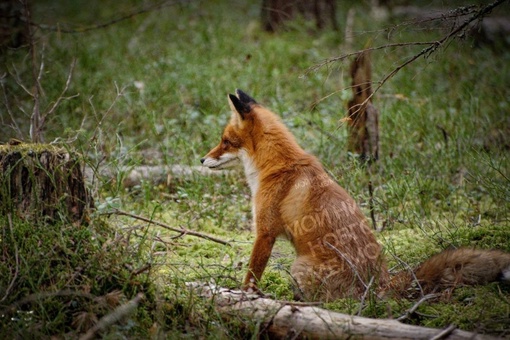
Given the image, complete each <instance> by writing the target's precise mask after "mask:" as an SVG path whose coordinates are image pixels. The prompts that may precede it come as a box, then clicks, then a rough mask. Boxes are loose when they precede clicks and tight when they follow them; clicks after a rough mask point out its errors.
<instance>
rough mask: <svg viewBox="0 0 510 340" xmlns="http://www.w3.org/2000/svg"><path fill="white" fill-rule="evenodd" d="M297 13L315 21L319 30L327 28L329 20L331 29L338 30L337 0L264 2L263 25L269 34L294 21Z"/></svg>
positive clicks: (275, 0)
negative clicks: (291, 20) (285, 23)
mask: <svg viewBox="0 0 510 340" xmlns="http://www.w3.org/2000/svg"><path fill="white" fill-rule="evenodd" d="M295 13H299V14H300V15H302V16H303V17H304V18H305V19H315V25H316V27H317V29H319V30H320V29H323V28H324V27H325V26H326V22H327V21H328V20H329V21H330V22H331V27H332V28H333V29H334V30H338V23H337V21H336V3H335V0H314V1H309V0H294V1H287V0H262V8H261V18H262V25H263V27H264V29H265V30H266V31H268V32H275V31H277V30H278V29H279V28H280V27H281V26H282V25H283V23H284V22H285V21H287V20H290V19H292V18H293V17H294V14H295Z"/></svg>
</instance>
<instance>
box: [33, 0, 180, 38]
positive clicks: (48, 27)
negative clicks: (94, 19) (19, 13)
mask: <svg viewBox="0 0 510 340" xmlns="http://www.w3.org/2000/svg"><path fill="white" fill-rule="evenodd" d="M179 3H180V1H163V2H161V3H158V4H155V5H150V6H147V7H145V8H142V9H140V10H137V11H134V12H132V13H128V14H126V15H123V16H121V17H119V18H116V19H112V20H110V21H107V22H104V23H101V24H96V25H92V26H88V27H82V28H62V26H61V25H57V26H51V25H45V24H38V23H35V22H32V21H31V20H30V18H26V19H25V20H26V22H27V23H28V24H29V25H31V26H34V27H37V28H39V29H42V30H46V31H52V32H58V33H85V32H88V31H93V30H98V29H101V28H106V27H108V26H112V25H115V24H117V23H119V22H122V21H125V20H128V19H131V18H134V17H135V16H138V15H140V14H144V13H148V12H152V11H156V10H159V9H161V8H164V7H169V6H172V5H176V4H179Z"/></svg>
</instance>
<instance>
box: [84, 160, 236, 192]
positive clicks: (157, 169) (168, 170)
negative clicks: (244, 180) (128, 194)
mask: <svg viewBox="0 0 510 340" xmlns="http://www.w3.org/2000/svg"><path fill="white" fill-rule="evenodd" d="M230 172H231V171H214V170H211V169H209V168H206V167H203V166H190V165H181V164H174V165H139V166H131V167H122V168H120V169H112V168H108V167H102V168H100V169H93V168H91V167H85V170H84V173H85V178H87V180H88V181H89V182H92V181H93V179H94V178H96V177H104V178H110V179H116V178H118V174H119V173H123V174H124V175H123V176H121V177H122V186H123V187H124V188H133V187H135V186H137V185H141V184H142V183H143V182H149V183H151V184H153V185H160V184H163V185H167V186H168V185H170V183H172V181H175V180H176V179H177V180H186V179H190V178H193V176H195V175H197V176H200V177H204V176H225V175H228V174H229V173H230Z"/></svg>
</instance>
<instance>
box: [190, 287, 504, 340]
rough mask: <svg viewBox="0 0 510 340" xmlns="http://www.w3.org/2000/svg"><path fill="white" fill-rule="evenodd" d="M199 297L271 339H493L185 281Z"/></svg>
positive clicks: (223, 315) (453, 329)
mask: <svg viewBox="0 0 510 340" xmlns="http://www.w3.org/2000/svg"><path fill="white" fill-rule="evenodd" d="M188 285H189V286H190V287H191V289H193V290H194V291H195V292H197V293H198V294H199V295H200V296H203V297H207V298H212V299H213V300H214V304H215V305H216V308H217V311H218V313H220V315H222V317H223V318H225V319H227V320H236V319H239V318H241V319H242V320H244V321H247V320H249V321H252V322H253V323H259V322H260V323H262V325H261V327H260V329H263V330H264V331H265V332H267V333H268V334H267V335H268V336H269V337H270V338H271V339H296V338H298V339H302V338H305V339H348V338H351V337H352V338H356V339H433V338H435V339H452V340H453V339H478V340H481V339H495V338H493V337H490V336H485V335H480V334H475V333H470V332H466V331H462V330H458V329H455V327H448V328H446V329H444V330H442V329H433V328H426V327H420V326H413V325H407V324H404V323H401V322H398V321H396V320H391V319H369V318H364V317H360V316H353V315H347V314H341V313H336V312H332V311H329V310H326V309H322V308H318V307H314V306H310V305H308V306H307V305H306V304H300V303H292V302H283V301H275V300H272V299H267V298H262V297H259V296H258V295H256V294H247V293H245V292H241V291H232V290H228V289H225V288H218V287H214V286H212V285H207V284H206V285H200V284H197V283H190V284H188Z"/></svg>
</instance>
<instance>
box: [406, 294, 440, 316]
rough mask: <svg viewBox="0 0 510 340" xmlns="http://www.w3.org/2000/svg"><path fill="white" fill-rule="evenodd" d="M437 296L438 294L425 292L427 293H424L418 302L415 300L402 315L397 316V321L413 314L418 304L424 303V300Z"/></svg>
mask: <svg viewBox="0 0 510 340" xmlns="http://www.w3.org/2000/svg"><path fill="white" fill-rule="evenodd" d="M438 296H440V294H427V295H425V296H424V297H422V298H421V299H420V300H418V302H416V303H415V304H414V305H413V306H412V307H411V308H409V309H408V310H407V311H406V312H405V313H404V314H403V315H401V316H399V317H398V318H397V320H398V321H403V320H405V319H407V318H408V317H409V316H411V315H413V314H414V312H416V310H417V309H418V307H420V305H421V304H422V303H424V302H425V301H428V300H431V299H434V298H436V297H438Z"/></svg>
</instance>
